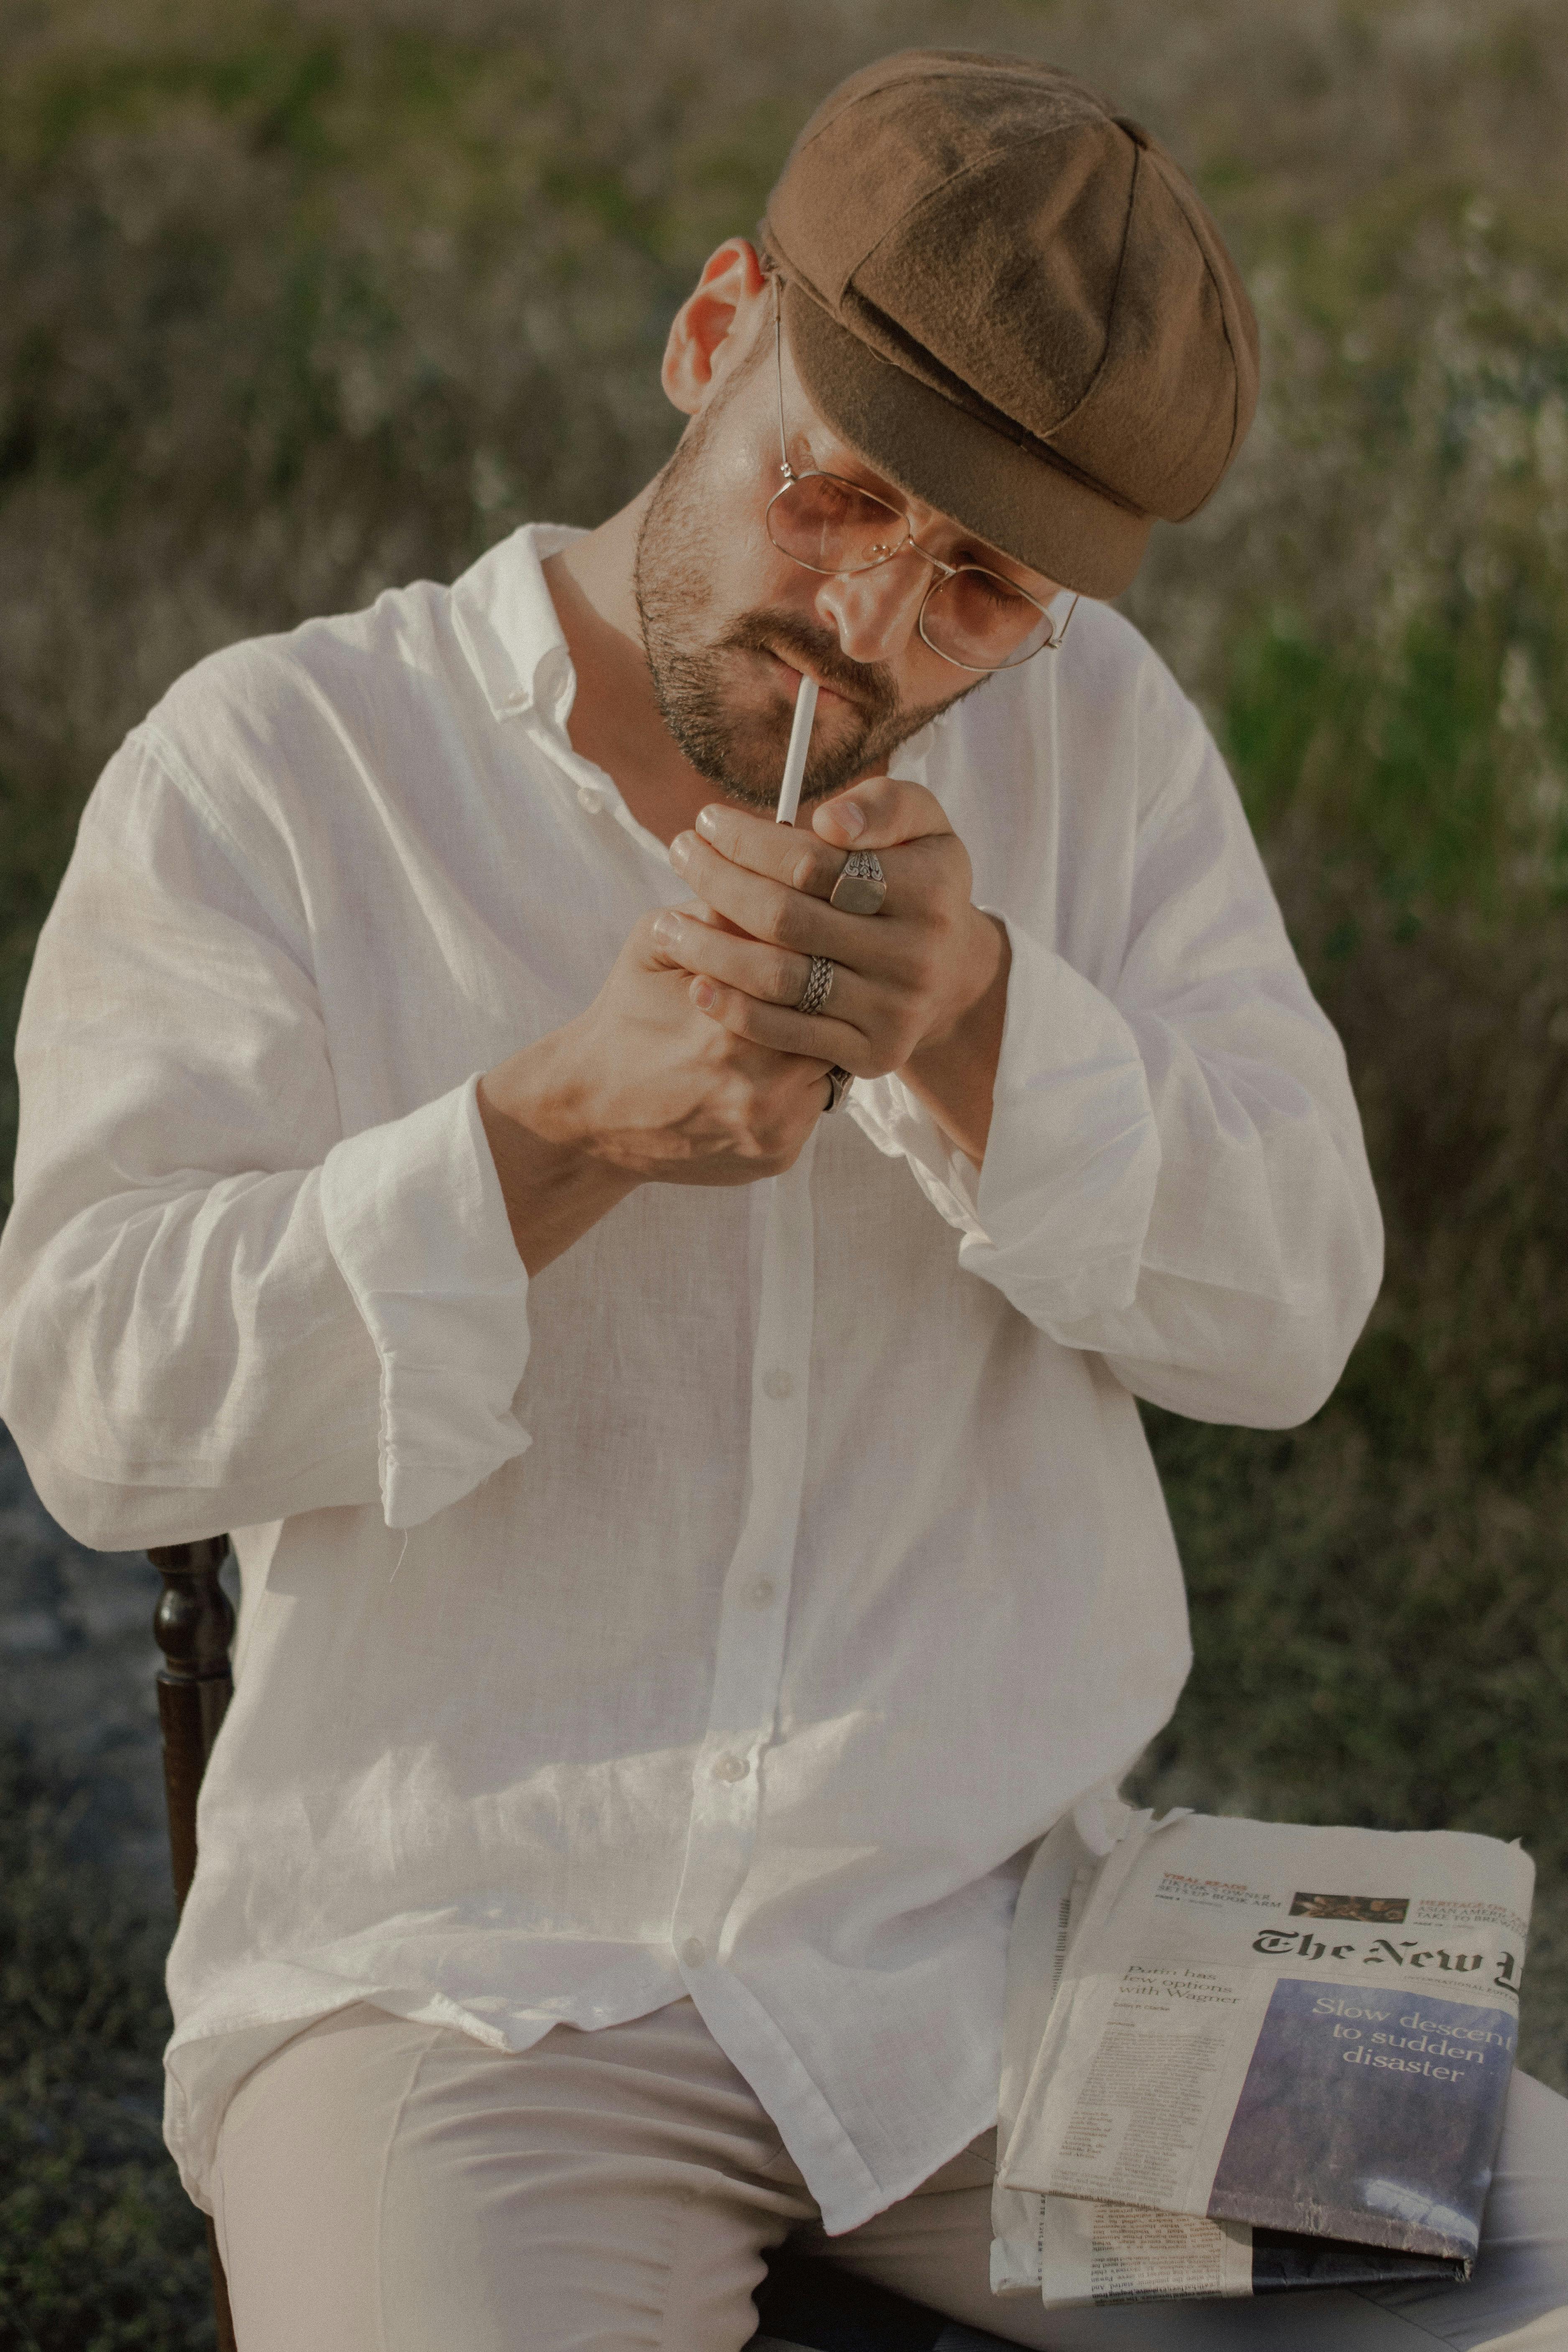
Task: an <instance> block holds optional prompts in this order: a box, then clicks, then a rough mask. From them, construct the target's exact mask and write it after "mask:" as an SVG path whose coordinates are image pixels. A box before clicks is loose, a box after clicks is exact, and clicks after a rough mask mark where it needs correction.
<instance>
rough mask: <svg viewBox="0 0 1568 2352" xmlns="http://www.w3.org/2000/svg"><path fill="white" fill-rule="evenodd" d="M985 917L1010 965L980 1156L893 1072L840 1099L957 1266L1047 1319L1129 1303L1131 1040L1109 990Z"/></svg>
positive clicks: (1139, 1213)
mask: <svg viewBox="0 0 1568 2352" xmlns="http://www.w3.org/2000/svg"><path fill="white" fill-rule="evenodd" d="M983 911H984V912H992V911H996V912H998V913H1000V910H999V909H996V910H993V909H990V908H986V909H983ZM1001 919H1002V920H1003V921H1004V922H1005V923H1006V927H1007V938H1008V941H1009V944H1010V946H1011V948H1012V964H1011V968H1010V970H1009V972H1008V976H1007V1013H1006V1018H1005V1022H1004V1024H1003V1031H1002V1051H1001V1055H1000V1057H999V1059H998V1062H997V1066H996V1086H995V1093H994V1104H993V1108H992V1114H991V1129H990V1133H989V1135H988V1136H987V1138H986V1144H985V1159H984V1165H983V1166H981V1167H979V1168H977V1167H976V1166H975V1164H974V1162H973V1160H971V1159H969V1158H968V1156H967V1155H966V1154H965V1153H964V1152H962V1151H960V1150H957V1149H956V1148H955V1146H954V1145H953V1144H952V1142H951V1141H950V1139H948V1137H947V1136H945V1135H944V1134H943V1133H942V1129H941V1128H940V1127H939V1126H938V1125H937V1123H936V1121H935V1119H934V1118H932V1117H931V1113H930V1112H929V1111H928V1110H927V1109H926V1108H925V1107H924V1105H923V1104H921V1102H920V1101H919V1100H917V1098H916V1097H915V1096H914V1095H913V1094H911V1093H910V1089H909V1087H907V1086H905V1084H904V1083H903V1081H902V1079H901V1078H898V1077H882V1078H871V1079H859V1080H858V1081H857V1082H856V1085H855V1087H854V1088H853V1090H852V1092H851V1094H850V1097H849V1101H848V1105H847V1108H849V1109H850V1110H851V1111H852V1112H853V1114H854V1116H855V1118H856V1120H857V1121H858V1125H859V1126H860V1127H861V1128H862V1129H864V1131H865V1132H866V1133H867V1134H868V1136H869V1137H870V1139H871V1140H872V1141H873V1142H874V1143H875V1144H876V1145H877V1146H878V1148H879V1150H883V1151H886V1152H889V1153H891V1154H901V1155H902V1156H903V1157H904V1158H905V1159H906V1160H908V1161H909V1163H910V1169H911V1171H912V1172H913V1174H914V1177H915V1181H916V1182H917V1183H918V1184H919V1185H920V1187H921V1191H922V1192H924V1193H925V1195H926V1198H927V1199H928V1200H929V1201H930V1202H931V1204H932V1206H933V1207H934V1208H935V1209H936V1210H937V1211H938V1212H939V1213H940V1214H941V1215H942V1216H943V1217H945V1218H946V1220H947V1222H948V1223H949V1224H950V1225H952V1226H953V1227H954V1228H955V1229H956V1231H957V1232H958V1233H959V1234H961V1235H962V1236H963V1238H962V1240H961V1241H960V1244H959V1250H958V1255H959V1263H960V1265H963V1266H964V1267H966V1268H967V1269H968V1271H969V1272H970V1273H972V1274H977V1275H979V1276H981V1277H982V1278H983V1279H984V1281H987V1282H990V1283H994V1285H995V1286H996V1287H997V1289H999V1290H1000V1291H1001V1292H1002V1293H1003V1295H1004V1296H1005V1297H1007V1298H1008V1299H1010V1300H1011V1301H1012V1303H1013V1305H1014V1306H1015V1307H1017V1308H1018V1309H1019V1310H1020V1312H1021V1313H1023V1314H1025V1315H1027V1316H1028V1318H1029V1319H1030V1321H1031V1322H1034V1323H1037V1324H1039V1325H1041V1326H1042V1327H1043V1328H1047V1329H1048V1328H1051V1327H1052V1326H1054V1325H1066V1324H1070V1323H1075V1322H1079V1321H1080V1320H1081V1319H1082V1318H1084V1317H1086V1316H1089V1315H1094V1314H1102V1313H1104V1312H1106V1311H1107V1310H1108V1309H1110V1310H1119V1309H1121V1308H1124V1307H1130V1306H1131V1303H1132V1297H1133V1294H1134V1292H1135V1290H1136V1288H1137V1284H1138V1273H1139V1265H1140V1259H1141V1253H1142V1245H1143V1241H1144V1237H1145V1235H1146V1234H1147V1232H1148V1228H1149V1219H1150V1215H1151V1213H1152V1209H1153V1204H1154V1186H1155V1183H1156V1181H1157V1180H1158V1177H1159V1173H1160V1139H1159V1133H1158V1130H1157V1129H1156V1127H1155V1124H1154V1112H1153V1106H1152V1102H1151V1100H1150V1097H1149V1087H1148V1080H1147V1076H1146V1075H1145V1072H1144V1068H1143V1061H1142V1055H1141V1054H1140V1053H1139V1050H1138V1044H1137V1040H1136V1039H1135V1037H1134V1036H1133V1034H1132V1032H1131V1028H1130V1027H1129V1026H1128V1024H1127V1023H1126V1022H1125V1021H1124V1020H1123V1019H1122V1016H1121V1013H1119V1012H1118V1011H1117V1009H1116V1006H1115V1005H1114V1004H1113V1003H1111V1001H1110V997H1108V996H1106V995H1104V994H1102V993H1101V992H1100V990H1099V989H1098V988H1096V987H1095V986H1094V984H1093V982H1091V981H1088V980H1086V979H1085V978H1084V976H1083V974H1082V973H1081V972H1079V971H1074V970H1073V968H1072V966H1071V965H1070V964H1068V963H1065V962H1064V961H1063V960H1062V958H1061V957H1060V956H1058V955H1056V954H1054V953H1053V952H1052V950H1050V949H1048V948H1045V947H1042V946H1041V945H1040V943H1039V941H1038V940H1035V939H1032V938H1031V937H1030V935H1029V933H1028V932H1027V931H1025V930H1022V929H1019V927H1018V925H1017V924H1016V922H1014V921H1012V920H1011V919H1009V918H1008V917H1006V916H1002V918H1001Z"/></svg>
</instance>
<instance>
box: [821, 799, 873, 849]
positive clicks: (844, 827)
mask: <svg viewBox="0 0 1568 2352" xmlns="http://www.w3.org/2000/svg"><path fill="white" fill-rule="evenodd" d="M825 814H826V815H828V816H830V817H831V818H832V819H833V822H834V824H836V825H837V827H838V830H839V832H840V833H847V835H849V838H850V840H851V841H853V840H854V838H855V836H856V835H857V834H858V833H864V832H865V830H866V812H865V810H864V809H863V808H861V806H860V804H859V803H858V801H829V803H828V804H827V807H826V812H825Z"/></svg>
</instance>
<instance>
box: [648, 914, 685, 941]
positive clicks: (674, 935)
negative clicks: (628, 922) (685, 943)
mask: <svg viewBox="0 0 1568 2352" xmlns="http://www.w3.org/2000/svg"><path fill="white" fill-rule="evenodd" d="M653 935H654V938H655V939H656V940H658V943H659V946H660V947H661V948H668V947H673V946H674V945H675V942H676V940H678V939H679V937H680V925H679V922H678V921H677V920H676V918H675V917H674V916H673V915H660V916H659V917H658V920H657V921H656V922H655V924H654V927H653Z"/></svg>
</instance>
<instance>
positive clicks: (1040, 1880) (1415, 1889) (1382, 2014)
mask: <svg viewBox="0 0 1568 2352" xmlns="http://www.w3.org/2000/svg"><path fill="white" fill-rule="evenodd" d="M1532 1884H1533V1865H1532V1864H1531V1862H1530V1860H1529V1858H1528V1857H1527V1856H1526V1855H1525V1854H1524V1853H1522V1852H1521V1850H1520V1849H1519V1848H1518V1847H1517V1846H1510V1845H1507V1844H1504V1843H1502V1842H1501V1841H1500V1840H1497V1839H1492V1838H1485V1837H1479V1836H1473V1835H1469V1834H1466V1833H1462V1832H1384V1831H1373V1830H1356V1829H1351V1830H1342V1829H1313V1828H1302V1827H1299V1826H1295V1825H1291V1824H1285V1823H1269V1822H1247V1821H1239V1820H1222V1819H1215V1818H1213V1817H1207V1816H1202V1815H1197V1814H1192V1813H1184V1814H1169V1815H1167V1816H1165V1818H1164V1819H1163V1820H1162V1821H1160V1822H1155V1821H1154V1820H1153V1819H1152V1816H1151V1815H1149V1814H1147V1813H1142V1814H1134V1813H1132V1812H1131V1810H1130V1809H1128V1808H1127V1807H1125V1806H1121V1805H1120V1803H1119V1802H1118V1801H1115V1800H1109V1799H1101V1800H1100V1801H1098V1809H1096V1807H1095V1806H1090V1807H1089V1808H1088V1809H1087V1810H1086V1809H1085V1808H1083V1807H1080V1808H1079V1811H1078V1813H1077V1814H1076V1815H1075V1816H1073V1817H1071V1818H1069V1820H1068V1822H1064V1823H1062V1824H1060V1825H1058V1829H1057V1830H1055V1831H1053V1832H1052V1833H1051V1835H1050V1836H1049V1837H1047V1839H1046V1840H1045V1841H1043V1842H1042V1844H1041V1846H1040V1848H1039V1849H1038V1850H1037V1853H1036V1855H1035V1858H1034V1861H1033V1863H1032V1864H1031V1867H1030V1871H1029V1873H1028V1874H1027V1876H1026V1879H1025V1882H1024V1885H1023V1887H1022V1889H1021V1891H1020V1896H1019V1904H1018V1910H1017V1915H1016V1920H1015V1926H1014V1931H1013V1942H1012V1945H1011V1947H1010V1949H1009V1959H1008V1981H1007V2013H1006V2021H1005V2032H1004V2067H1003V2082H1002V2095H1001V2100H1000V2131H999V2148H1000V2151H1001V2153H1000V2157H999V2164H998V2175H997V2189H996V2195H995V2200H994V2229H995V2242H994V2246H993V2257H992V2261H993V2284H994V2287H995V2289H996V2291H997V2292H999V2293H1004V2294H1005V2293H1017V2292H1024V2291H1027V2290H1032V2291H1034V2292H1036V2293H1041V2294H1044V2295H1045V2297H1046V2300H1047V2301H1048V2302H1055V2301H1058V2300H1060V2301H1072V2302H1079V2301H1101V2300H1125V2299H1129V2298H1130V2297H1131V2296H1133V2295H1137V2294H1222V2295H1223V2294H1257V2293H1262V2292H1269V2291H1273V2290H1274V2289H1276V2288H1279V2287H1283V2286H1288V2285H1292V2284H1331V2283H1334V2284H1337V2283H1341V2275H1340V2273H1334V2275H1333V2276H1332V2277H1331V2276H1330V2275H1328V2274H1327V2273H1326V2272H1325V2268H1324V2265H1325V2264H1333V2263H1338V2264H1340V2265H1341V2266H1342V2270H1343V2273H1344V2276H1343V2283H1347V2284H1348V2283H1351V2274H1352V2273H1353V2275H1354V2279H1355V2283H1363V2282H1365V2281H1366V2280H1367V2279H1368V2278H1369V2277H1371V2276H1373V2275H1375V2276H1379V2277H1386V2276H1391V2275H1400V2276H1404V2275H1407V2274H1408V2270H1407V2267H1406V2264H1405V2263H1404V2262H1402V2261H1400V2260H1399V2259H1398V2257H1399V2256H1405V2257H1409V2256H1419V2257H1422V2258H1424V2259H1423V2261H1422V2263H1421V2267H1422V2269H1423V2270H1428V2268H1429V2266H1430V2265H1436V2267H1437V2268H1438V2270H1439V2271H1440V2272H1441V2271H1443V2270H1444V2269H1445V2268H1446V2267H1447V2266H1452V2271H1453V2274H1456V2275H1464V2274H1466V2273H1467V2272H1468V2265H1469V2263H1470V2261H1471V2260H1472V2259H1473V2256H1474V2253H1475V2250H1476V2246H1477V2243H1478V2240H1479V2224H1480V2215H1481V2208H1482V2205H1483V2203H1484V2200H1485V2197H1486V2191H1487V2188H1488V2186H1489V2181H1490V2177H1491V2166H1492V2161H1493V2158H1494V2156H1495V2152H1496V2147H1497V2140H1498V2137H1499V2134H1500V2129H1501V2121H1502V2109H1503V2103H1504V2099H1505V2097H1506V2095H1507V2090H1508V2084H1509V2078H1510V2074H1511V2071H1512V2065H1513V2054H1514V2047H1515V2042H1516V2040H1517V2017H1518V1992H1519V1984H1520V1979H1521V1972H1522V1968H1523V1960H1524V1948H1525V1937H1526V1931H1527V1925H1528V1917H1529V1908H1530V1900H1531V1889H1532ZM1064 2204H1065V2208H1066V2210H1063V2207H1064ZM1075 2207H1077V2208H1079V2209H1081V2210H1073V2209H1074V2208H1075ZM1113 2208H1116V2209H1121V2210H1120V2212H1119V2213H1118V2214H1115V2215H1113V2214H1112V2213H1111V2211H1110V2209H1113ZM1161 2221H1181V2222H1182V2223H1184V2224H1186V2225H1189V2226H1186V2227H1183V2228H1177V2229H1165V2228H1163V2227H1162V2226H1158V2224H1159V2223H1160V2222H1161ZM1301 2239H1307V2240H1310V2241H1315V2242H1317V2243H1316V2247H1315V2249H1307V2250H1303V2249H1301V2248H1300V2245H1299V2244H1298V2241H1300V2240H1301ZM1327 2241H1337V2242H1340V2244H1339V2248H1338V2250H1337V2251H1335V2250H1333V2249H1332V2248H1331V2247H1330V2246H1329V2245H1327V2244H1325V2243H1324V2242H1327ZM1357 2249H1361V2250H1363V2252H1362V2253H1361V2254H1360V2255H1359V2256H1358V2253H1357V2251H1356V2250H1357ZM1374 2249H1375V2250H1382V2251H1381V2252H1379V2253H1378V2255H1377V2256H1376V2257H1375V2259H1376V2261H1377V2262H1378V2263H1379V2264H1380V2265H1382V2266H1380V2267H1378V2268H1376V2269H1375V2270H1373V2271H1368V2270H1367V2269H1364V2268H1363V2269H1359V2270H1358V2269H1356V2267H1355V2266H1356V2264H1357V2263H1358V2260H1359V2261H1361V2262H1365V2261H1367V2260H1368V2259H1370V2258H1372V2256H1371V2250H1374ZM1389 2252H1393V2254H1394V2257H1395V2259H1394V2261H1392V2262H1391V2263H1384V2256H1385V2255H1386V2254H1388V2253H1389ZM1305 2273H1311V2275H1310V2276H1308V2275H1306V2274H1305Z"/></svg>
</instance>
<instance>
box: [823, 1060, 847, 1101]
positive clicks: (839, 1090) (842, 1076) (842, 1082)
mask: <svg viewBox="0 0 1568 2352" xmlns="http://www.w3.org/2000/svg"><path fill="white" fill-rule="evenodd" d="M851 1084H852V1080H851V1078H850V1076H849V1073H848V1071H847V1069H845V1068H844V1067H843V1066H842V1065H841V1064H840V1063H837V1062H835V1064H834V1065H833V1067H832V1068H831V1069H830V1070H829V1071H828V1073H827V1108H828V1109H829V1110H837V1108H838V1106H839V1104H840V1103H841V1102H842V1101H843V1099H844V1097H845V1096H846V1095H847V1093H848V1091H849V1088H850V1086H851Z"/></svg>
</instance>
